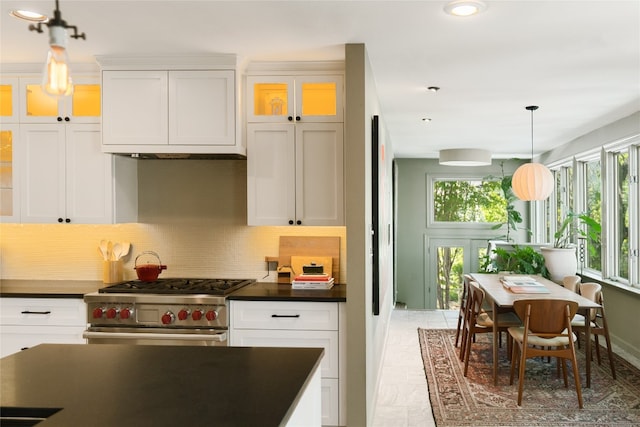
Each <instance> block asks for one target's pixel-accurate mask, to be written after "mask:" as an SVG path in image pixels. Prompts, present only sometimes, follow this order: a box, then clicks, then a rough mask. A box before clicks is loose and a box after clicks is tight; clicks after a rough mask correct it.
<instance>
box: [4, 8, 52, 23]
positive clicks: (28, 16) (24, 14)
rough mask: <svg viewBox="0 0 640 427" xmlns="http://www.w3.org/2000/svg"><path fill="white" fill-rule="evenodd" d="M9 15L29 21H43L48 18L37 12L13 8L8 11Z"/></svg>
mask: <svg viewBox="0 0 640 427" xmlns="http://www.w3.org/2000/svg"><path fill="white" fill-rule="evenodd" d="M9 15H11V16H13V17H15V18H18V19H23V20H25V21H29V22H45V21H47V20H48V19H49V18H48V17H47V16H46V15H43V14H41V13H38V12H32V11H30V10H18V9H14V10H12V11H10V12H9Z"/></svg>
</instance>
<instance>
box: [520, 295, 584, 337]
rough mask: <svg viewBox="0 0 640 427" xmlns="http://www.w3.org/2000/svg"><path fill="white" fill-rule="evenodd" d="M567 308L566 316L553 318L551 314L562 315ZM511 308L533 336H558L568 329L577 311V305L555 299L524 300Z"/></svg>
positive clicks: (573, 302) (572, 302)
mask: <svg viewBox="0 0 640 427" xmlns="http://www.w3.org/2000/svg"><path fill="white" fill-rule="evenodd" d="M566 307H569V310H568V314H569V317H568V318H567V317H566V316H557V315H556V316H553V315H550V314H551V313H558V312H560V313H563V312H564V311H565V310H566ZM513 308H514V310H515V312H516V314H517V315H518V317H520V319H522V321H523V322H524V323H525V327H526V328H527V329H528V330H529V331H531V332H532V333H534V334H540V335H548V336H553V335H560V334H562V331H564V329H565V328H567V327H569V324H570V323H571V319H572V318H573V316H574V315H575V314H576V312H577V311H578V303H577V302H575V301H565V300H557V299H530V300H529V299H525V300H517V301H514V303H513Z"/></svg>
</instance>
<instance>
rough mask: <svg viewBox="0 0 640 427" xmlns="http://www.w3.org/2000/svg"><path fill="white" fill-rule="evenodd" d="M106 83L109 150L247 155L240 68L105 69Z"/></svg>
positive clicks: (105, 130)
mask: <svg viewBox="0 0 640 427" xmlns="http://www.w3.org/2000/svg"><path fill="white" fill-rule="evenodd" d="M102 85H103V118H102V131H103V142H102V143H103V150H104V151H105V152H110V153H196V154H197V153H202V154H206V153H212V154H217V153H221V154H222V153H229V154H240V155H244V149H243V147H241V146H240V145H238V144H237V139H236V114H235V113H236V103H235V71H234V70H195V71H185V70H160V71H158V70H136V71H126V70H105V71H103V72H102Z"/></svg>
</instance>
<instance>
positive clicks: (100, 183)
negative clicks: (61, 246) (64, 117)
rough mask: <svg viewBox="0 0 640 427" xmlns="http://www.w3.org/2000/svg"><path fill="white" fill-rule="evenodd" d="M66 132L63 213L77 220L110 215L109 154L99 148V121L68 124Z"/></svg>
mask: <svg viewBox="0 0 640 427" xmlns="http://www.w3.org/2000/svg"><path fill="white" fill-rule="evenodd" d="M66 130H67V132H66V167H65V172H66V193H65V194H66V217H65V218H69V220H70V221H71V222H72V223H76V224H109V223H111V222H112V219H113V213H112V211H113V191H112V179H111V177H112V170H111V167H112V160H113V159H112V157H113V155H112V154H105V153H103V152H102V150H101V140H100V126H99V125H68V126H67V129H66Z"/></svg>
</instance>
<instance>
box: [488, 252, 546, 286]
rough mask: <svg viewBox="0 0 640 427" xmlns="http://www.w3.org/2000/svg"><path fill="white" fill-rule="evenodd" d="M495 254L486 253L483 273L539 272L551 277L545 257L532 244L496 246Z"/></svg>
mask: <svg viewBox="0 0 640 427" xmlns="http://www.w3.org/2000/svg"><path fill="white" fill-rule="evenodd" d="M492 252H493V255H489V254H487V255H485V256H484V258H483V262H482V265H481V267H480V269H481V271H482V272H483V273H501V272H510V273H515V274H539V275H541V276H543V277H546V278H547V279H548V278H549V271H548V270H547V268H546V265H545V259H544V258H543V256H542V255H541V254H540V253H539V252H537V251H536V250H535V249H534V248H532V247H531V246H519V245H513V247H512V248H511V249H505V248H499V247H496V248H494V249H493V250H492Z"/></svg>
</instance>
